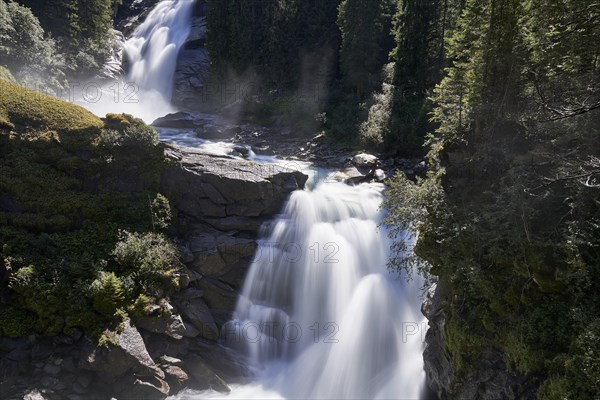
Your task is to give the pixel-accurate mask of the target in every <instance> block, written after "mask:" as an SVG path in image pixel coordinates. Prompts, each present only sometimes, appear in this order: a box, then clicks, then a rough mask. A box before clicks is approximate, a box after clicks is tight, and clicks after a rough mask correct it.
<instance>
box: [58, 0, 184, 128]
mask: <svg viewBox="0 0 600 400" xmlns="http://www.w3.org/2000/svg"><path fill="white" fill-rule="evenodd" d="M195 4H196V0H163V1H161V2H160V3H158V4H157V5H156V7H154V9H153V10H152V11H151V12H150V14H149V15H148V17H146V19H145V21H144V22H143V23H142V24H141V25H140V26H138V27H137V29H136V30H135V31H134V32H133V34H132V35H131V37H130V38H129V39H128V40H127V41H126V42H125V43H124V45H123V56H122V58H123V63H124V67H125V69H126V70H127V75H126V76H124V77H121V78H120V80H117V81H111V82H107V83H104V84H100V85H98V84H97V83H96V82H86V83H85V84H84V85H80V84H77V85H76V87H74V88H73V90H74V92H73V94H72V95H69V97H70V99H71V100H72V101H74V102H76V103H77V104H80V105H81V106H83V107H85V108H87V109H89V110H90V111H92V112H93V113H94V114H96V115H98V116H100V117H103V116H105V115H106V114H108V113H114V112H120V113H127V114H131V115H134V116H135V117H138V118H141V119H143V120H144V121H145V122H147V123H151V122H152V121H154V120H155V119H156V118H158V117H162V116H163V115H165V114H168V113H171V112H175V111H176V110H175V108H174V107H173V106H172V105H171V97H172V96H173V79H174V76H175V70H176V68H177V60H178V55H179V51H180V50H181V49H182V47H183V46H184V44H185V42H186V40H187V38H188V36H189V34H190V32H191V29H192V13H193V10H194V6H195ZM71 96H72V97H71Z"/></svg>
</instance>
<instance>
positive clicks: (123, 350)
mask: <svg viewBox="0 0 600 400" xmlns="http://www.w3.org/2000/svg"><path fill="white" fill-rule="evenodd" d="M104 335H107V336H108V337H109V338H110V341H109V343H108V344H106V345H104V346H102V347H99V346H96V344H95V343H93V342H92V341H91V340H88V341H87V343H86V344H85V345H84V347H83V349H82V354H81V360H80V367H81V368H83V369H86V370H90V371H93V372H95V373H96V374H97V375H98V376H99V377H100V378H101V379H102V380H104V381H106V382H111V381H113V380H114V379H117V378H120V377H122V376H125V375H126V374H127V373H128V372H133V373H135V375H136V376H138V377H139V376H157V377H159V378H161V379H162V378H164V373H163V372H162V371H161V370H160V368H158V367H157V366H156V364H155V363H154V361H153V360H152V358H151V357H150V354H148V350H146V345H145V344H144V340H143V339H142V336H141V335H140V333H139V332H138V330H137V329H136V327H135V326H134V325H133V324H132V323H131V321H130V320H126V321H125V322H123V324H122V331H121V332H106V331H105V333H104Z"/></svg>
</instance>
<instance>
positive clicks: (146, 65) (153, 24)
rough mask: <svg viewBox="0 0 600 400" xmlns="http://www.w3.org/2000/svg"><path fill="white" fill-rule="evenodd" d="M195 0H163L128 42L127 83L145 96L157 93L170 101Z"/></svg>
mask: <svg viewBox="0 0 600 400" xmlns="http://www.w3.org/2000/svg"><path fill="white" fill-rule="evenodd" d="M194 3H195V0H174V1H172V0H168V1H161V2H160V3H159V4H158V5H157V6H156V7H155V8H154V9H153V10H152V12H150V14H149V15H148V17H147V18H146V20H145V21H144V23H143V24H141V25H140V26H139V27H138V28H137V29H136V30H135V31H134V33H133V35H132V36H131V38H129V40H127V42H125V47H124V48H123V56H124V58H126V59H127V62H128V64H129V74H128V76H127V81H128V82H133V83H135V84H136V85H137V86H138V87H139V90H140V92H142V93H144V94H150V93H155V94H157V95H158V96H160V98H161V99H162V101H163V102H164V103H167V104H169V103H170V102H171V96H172V92H173V76H174V74H175V68H176V67H177V55H178V54H179V50H180V49H181V46H183V44H184V43H185V41H186V39H187V38H188V36H189V34H190V30H191V15H192V9H193V7H194Z"/></svg>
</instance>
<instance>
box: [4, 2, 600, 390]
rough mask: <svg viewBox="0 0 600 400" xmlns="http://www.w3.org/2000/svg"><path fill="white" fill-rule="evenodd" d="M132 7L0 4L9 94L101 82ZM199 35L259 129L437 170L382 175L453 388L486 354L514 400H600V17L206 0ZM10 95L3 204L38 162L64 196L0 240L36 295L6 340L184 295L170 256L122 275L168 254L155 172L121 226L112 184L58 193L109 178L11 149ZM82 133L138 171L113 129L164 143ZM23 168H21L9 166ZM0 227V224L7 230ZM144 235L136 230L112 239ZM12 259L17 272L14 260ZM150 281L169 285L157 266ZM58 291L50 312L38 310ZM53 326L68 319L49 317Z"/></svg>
mask: <svg viewBox="0 0 600 400" xmlns="http://www.w3.org/2000/svg"><path fill="white" fill-rule="evenodd" d="M119 3H120V2H119V1H115V0H93V1H83V0H79V1H78V0H60V1H41V0H22V1H19V2H13V1H8V2H7V1H3V0H0V78H2V79H7V80H13V81H18V82H20V83H23V84H30V85H33V84H41V85H42V86H47V87H53V86H58V87H60V86H61V85H65V84H66V80H67V78H68V77H74V76H79V77H83V76H93V75H94V74H97V73H98V72H99V70H100V69H101V67H102V65H103V63H104V62H105V61H106V59H107V57H108V55H109V53H110V47H111V35H112V34H113V33H111V32H112V31H111V29H112V18H113V16H114V13H115V11H116V10H117V9H118V5H119ZM207 26H208V40H207V43H206V45H207V48H208V51H209V53H210V58H211V79H212V80H214V81H216V82H219V83H222V84H225V83H227V84H232V82H236V83H244V82H245V83H248V82H253V83H255V84H253V85H250V86H251V87H252V88H253V90H254V91H253V92H252V93H251V95H250V96H247V97H244V98H243V102H244V104H243V106H244V113H245V117H246V118H250V119H256V120H259V121H261V122H265V121H268V122H270V123H274V124H280V125H291V126H293V127H294V128H295V129H296V130H297V131H299V132H304V133H307V134H308V133H310V134H314V133H315V132H317V131H323V132H324V133H325V134H326V136H327V137H328V138H329V139H330V140H331V141H342V142H345V143H348V144H349V145H350V146H353V148H355V149H361V150H370V151H373V152H378V153H380V154H386V155H393V156H402V157H404V156H407V157H424V158H426V160H427V164H428V173H427V177H424V178H419V179H417V180H416V181H411V180H409V179H407V178H406V177H405V176H404V175H403V174H398V175H396V177H394V178H393V179H390V180H389V183H390V188H389V190H388V192H387V193H388V197H387V200H386V206H387V208H388V218H387V220H386V224H387V225H389V226H390V227H391V228H392V229H391V231H392V234H393V233H394V232H396V233H399V232H400V231H401V230H402V229H405V228H412V229H416V230H417V231H418V232H419V236H418V242H417V245H416V249H415V251H416V254H417V255H418V257H417V259H414V260H413V259H411V260H409V261H411V262H410V263H409V264H407V263H406V262H404V261H405V260H404V261H403V260H399V259H393V260H391V265H392V266H393V267H396V268H399V269H401V270H404V269H408V268H412V267H417V268H419V269H421V271H422V272H423V273H424V274H425V275H427V276H429V277H430V279H432V280H433V281H437V286H438V289H440V288H441V291H440V293H442V297H443V303H442V304H443V306H442V307H443V309H444V313H445V316H446V325H445V332H444V333H445V337H446V349H445V350H446V352H447V353H448V355H449V357H450V358H451V360H452V363H453V368H454V377H455V381H454V382H453V387H454V390H455V391H456V392H457V393H458V392H460V390H461V387H462V386H463V385H465V384H466V383H468V382H469V380H471V379H473V377H474V376H475V375H476V374H477V371H478V370H480V369H482V368H484V366H485V365H486V363H488V361H489V359H490V354H494V355H499V358H500V360H501V363H502V368H503V369H505V370H507V371H509V372H510V373H511V374H512V375H514V376H515V381H518V382H519V385H521V393H523V397H533V398H535V397H537V398H538V399H546V400H558V399H593V398H597V396H598V395H599V394H600V280H599V279H598V276H599V275H600V3H598V2H595V1H593V0H284V1H265V0H218V1H217V0H209V1H208V14H207ZM256 83H258V84H256ZM2 90H3V91H6V92H5V93H1V94H0V100H2V101H3V102H5V103H7V104H2V103H0V132H3V133H2V135H1V136H0V140H1V142H0V144H2V145H3V147H2V148H1V149H0V155H1V156H2V159H1V164H0V165H1V166H2V168H3V169H4V171H9V174H8V175H9V176H10V177H11V179H12V180H11V181H6V182H2V183H1V184H0V188H2V189H5V190H10V191H12V193H14V194H15V196H23V198H26V197H28V196H29V195H27V194H25V193H24V189H23V190H22V188H21V187H20V186H19V185H18V181H19V178H18V176H19V174H21V173H22V171H23V170H24V168H25V170H27V171H29V172H30V173H31V177H32V178H31V179H33V180H35V181H36V182H33V184H39V185H40V186H42V185H41V183H40V182H41V181H46V180H52V181H53V182H54V183H53V185H52V188H53V190H56V193H52V194H53V195H56V197H55V198H54V199H53V202H52V203H51V204H37V203H36V204H35V207H34V208H36V207H37V208H38V209H40V210H42V211H43V212H42V213H41V215H38V216H34V215H28V214H25V215H24V216H23V217H22V220H21V219H20V220H18V221H13V225H14V224H17V225H18V226H19V228H18V229H13V228H2V229H1V230H0V238H2V239H3V240H4V241H6V242H8V241H10V242H12V243H13V246H4V247H3V248H2V249H0V256H2V257H3V258H4V260H5V261H4V263H5V266H4V268H5V269H10V268H13V269H15V270H17V269H18V271H19V273H18V274H16V275H14V276H13V281H12V282H13V283H12V285H13V288H14V291H20V292H19V293H22V294H23V296H24V297H23V298H24V299H26V300H24V303H23V304H18V305H17V306H15V307H12V308H4V309H3V310H2V313H1V314H0V321H2V324H1V325H0V333H2V334H4V335H13V336H19V335H23V334H25V333H28V332H30V331H37V332H40V333H46V334H56V333H59V332H62V331H63V330H69V329H70V328H73V327H74V326H82V325H83V326H85V328H86V329H90V330H92V329H97V328H98V326H99V325H100V324H102V323H105V322H106V321H107V320H110V317H111V316H112V315H113V314H114V312H115V310H116V309H117V308H120V307H125V305H126V304H129V305H130V306H129V307H130V309H129V311H130V312H131V313H133V312H136V309H135V307H136V302H137V306H141V307H142V308H143V306H144V304H143V303H145V302H147V298H146V297H145V295H144V293H145V292H149V293H151V294H152V295H153V296H155V297H157V298H159V297H161V296H163V295H164V293H163V292H162V289H157V288H156V287H155V286H153V285H155V284H156V283H157V282H162V281H161V280H165V279H166V280H167V281H168V282H167V283H168V285H170V286H168V285H167V289H168V290H171V289H172V287H171V286H176V285H177V282H176V281H174V280H173V279H174V278H173V277H174V276H175V272H174V271H173V270H171V269H170V268H169V265H170V264H169V263H170V262H172V260H167V261H165V260H164V259H161V258H160V257H158V261H156V262H158V263H159V265H158V266H156V265H154V264H152V262H154V261H148V260H146V261H147V264H148V265H149V267H148V271H145V272H146V273H147V274H148V275H147V276H146V275H142V276H137V275H136V276H130V275H131V274H130V265H129V264H128V263H129V262H130V260H131V259H133V258H135V257H138V258H139V257H142V256H140V252H143V251H146V250H147V249H149V248H150V249H151V248H152V247H153V246H155V247H156V246H158V247H163V250H164V249H167V250H164V252H165V254H167V255H166V256H165V257H170V258H173V259H175V258H176V255H175V254H174V253H171V252H170V250H168V249H170V246H169V245H168V244H167V243H166V242H164V241H163V236H162V233H161V232H162V231H163V230H164V229H156V227H154V226H152V225H153V220H152V218H154V217H150V218H149V217H148V215H150V216H152V212H153V211H152V210H153V209H154V208H157V209H158V210H155V211H156V212H159V213H160V212H162V211H160V209H161V208H165V207H166V206H165V205H164V204H163V199H162V196H161V195H160V194H159V193H158V191H157V189H156V187H155V186H156V184H155V182H154V180H155V177H152V176H148V177H147V182H146V185H145V187H144V190H145V191H144V193H143V194H139V193H137V194H131V196H138V197H139V196H141V197H139V198H137V197H136V198H135V199H133V200H132V199H131V198H128V199H127V201H132V203H135V204H137V205H138V206H139V207H138V208H132V209H130V210H126V209H123V210H120V209H117V210H112V209H110V207H109V205H110V204H112V201H113V200H114V197H113V196H118V195H121V194H118V193H113V192H114V191H113V190H112V189H110V187H111V186H110V182H109V183H106V187H108V188H109V189H106V188H104V186H102V185H101V186H102V188H103V189H102V190H101V191H102V193H103V196H104V197H103V198H101V200H97V201H99V204H96V205H95V207H94V210H92V209H91V207H90V205H89V204H88V198H87V197H85V198H84V197H81V198H79V197H75V198H69V199H66V198H65V197H64V196H70V195H71V194H72V193H71V192H70V190H71V188H73V187H78V186H77V185H82V184H83V183H82V182H83V181H85V180H86V179H87V178H88V177H90V176H96V175H95V174H98V173H99V172H98V170H94V169H93V168H92V169H85V170H82V171H79V172H77V173H76V174H74V175H73V174H72V173H71V172H69V168H67V167H68V165H69V164H68V163H69V162H71V161H73V159H72V158H69V157H68V156H69V154H68V152H65V151H64V150H62V149H59V148H58V147H57V148H53V151H54V152H55V153H56V154H55V153H53V155H56V156H57V157H60V159H59V160H58V164H57V165H54V164H55V163H56V162H55V161H56V160H51V161H49V160H48V159H47V155H45V152H44V151H42V150H40V149H39V148H38V147H36V145H35V142H36V141H37V140H42V139H43V140H45V141H51V140H50V139H49V138H48V137H46V136H44V137H41V138H40V137H34V138H32V137H28V136H27V135H24V136H22V137H18V138H15V137H14V135H11V134H10V133H9V132H10V131H11V130H12V129H13V128H14V127H15V125H17V126H19V124H20V122H19V121H18V120H15V119H14V118H16V117H18V118H29V117H27V116H23V115H21V114H19V112H17V111H18V109H19V107H21V106H22V104H16V105H15V104H12V103H10V102H8V100H7V99H8V98H9V93H8V90H11V91H18V89H15V87H14V86H6V85H4V86H3V87H2ZM213 100H215V101H217V100H216V99H213ZM9 107H12V109H10V110H9V109H8V108H9ZM40 107H41V108H40V110H42V111H43V110H46V111H47V112H48V113H53V112H54V111H53V110H48V109H47V107H55V105H54V103H52V104H50V105H48V104H43V105H40ZM56 107H58V106H56ZM9 111H10V113H12V114H10V113H9ZM30 111H31V110H30ZM9 114H10V115H9ZM88 118H89V120H88V121H87V122H86V126H85V128H86V130H85V135H84V136H83V139H81V140H82V141H84V143H82V144H81V145H84V146H88V147H90V149H91V150H89V151H90V157H92V159H94V160H96V161H97V163H98V165H100V164H102V165H104V164H103V163H107V157H108V155H111V156H114V157H115V160H116V162H118V163H123V165H127V166H131V165H137V163H138V162H140V160H138V159H137V158H135V157H134V155H131V154H129V153H127V150H126V149H125V150H123V148H126V147H127V145H126V144H125V145H124V144H122V143H116V142H118V140H116V139H115V135H117V134H116V133H115V132H121V134H122V135H124V136H125V137H130V139H131V143H130V144H129V145H130V146H132V148H133V147H135V148H137V149H138V150H139V149H142V150H143V151H146V150H147V151H149V152H151V154H154V152H156V142H157V138H156V137H154V136H153V133H152V131H149V130H146V128H145V126H143V125H142V124H141V122H140V121H137V120H134V119H128V117H118V116H112V117H109V118H107V119H105V120H104V121H100V120H98V119H94V118H92V116H88ZM123 118H125V119H123ZM59 122H61V121H59ZM57 123H58V122H57ZM88 128H90V129H91V130H87V129H88ZM50 130H57V131H59V132H63V131H64V132H65V134H67V136H68V134H69V132H71V131H72V129H71V128H70V127H66V128H65V127H62V126H61V127H59V128H56V129H54V128H53V129H50ZM128 135H129V136H128ZM42 136H43V135H42ZM117 136H118V135H117ZM92 143H93V146H92ZM136 146H137V147H136ZM144 149H146V150H144ZM113 153H114V154H113ZM17 156H18V158H19V159H20V160H21V161H20V162H21V163H23V164H18V165H17V164H15V163H13V159H14V158H15V157H17ZM154 156H156V155H155V154H154ZM48 157H49V156H48ZM156 157H158V156H156ZM40 160H42V161H44V162H43V164H44V167H43V168H41V169H40V168H38V167H39V164H40ZM144 162H145V163H147V164H148V168H149V171H150V172H149V174H151V173H152V172H154V170H153V169H152V168H154V167H156V165H159V164H160V162H159V161H156V160H152V158H151V157H149V158H146V159H145V161H144ZM161 162H162V161H161ZM48 163H50V164H51V165H52V166H51V167H48V165H46V164H48ZM140 165H142V164H140ZM75 167H77V166H75ZM150 167H152V168H150ZM94 168H96V167H94ZM107 168H108V167H107ZM111 168H112V167H111ZM140 168H141V167H140ZM157 168H158V167H157ZM72 175H73V176H72ZM88 175H89V176H88ZM105 178H106V177H105V176H103V175H102V176H100V177H99V178H98V179H99V182H100V183H99V184H102V183H103V181H102V179H105ZM106 179H108V178H106ZM13 180H14V181H13ZM58 192H64V193H62V194H59V193H58ZM65 193H66V194H65ZM73 196H75V194H73ZM127 196H129V194H127ZM149 196H150V197H149ZM37 201H39V199H38V200H37ZM142 203H143V204H142ZM148 204H150V205H148ZM167 205H168V204H167ZM73 207H76V208H77V209H76V210H75V209H73ZM153 207H154V208H153ZM57 210H58V211H59V212H57ZM81 212H83V213H89V223H88V224H87V225H85V226H78V224H79V221H78V219H77V218H76V215H77V214H78V213H81ZM44 213H46V214H47V215H45V214H44ZM7 215H8V213H2V214H0V222H2V223H5V222H6V221H7V218H8V217H7ZM49 218H59V219H58V220H57V221H54V220H52V221H50V220H49ZM57 222H58V224H57ZM47 225H52V226H58V228H56V229H57V230H56V232H46V233H45V234H43V235H41V236H39V237H36V238H34V237H33V236H36V235H33V236H32V234H31V232H29V230H31V231H36V230H37V231H40V232H45V231H47V230H48V229H49V228H48V226H47ZM75 227H76V228H77V232H79V233H81V232H86V233H85V234H86V235H88V236H90V237H96V238H98V243H103V246H104V247H100V246H99V247H98V248H97V250H96V251H97V252H99V253H102V254H96V251H94V252H90V254H88V257H87V258H84V259H83V260H80V261H79V262H77V263H74V262H73V263H69V268H71V270H70V271H68V273H66V274H64V275H61V274H58V273H57V271H58V270H60V269H61V267H62V266H61V265H59V264H57V263H60V262H61V261H60V260H61V259H63V258H64V257H62V256H61V255H60V254H59V253H60V252H62V251H67V253H66V254H67V255H70V254H77V252H78V251H82V248H84V247H87V244H84V242H85V243H87V237H88V236H85V238H84V239H82V237H81V236H79V233H78V234H75V233H73V232H74V231H73V232H71V231H72V230H74V229H75ZM135 227H141V228H140V229H139V230H141V231H143V232H144V235H145V236H143V237H136V236H132V234H127V233H123V232H122V233H121V234H120V236H119V234H118V231H119V229H128V230H132V229H133V228H135ZM80 228H81V229H84V230H81V229H80ZM163 228H164V227H163ZM102 235H107V236H109V237H110V239H109V240H105V238H103V237H102ZM398 237H400V236H398ZM26 243H32V244H33V245H32V246H29V245H28V244H26ZM94 243H95V242H94ZM140 248H141V249H142V250H140ZM395 248H396V250H398V252H399V253H401V252H402V250H403V248H404V243H403V242H401V241H400V239H398V242H397V243H396V244H395ZM44 249H50V250H44ZM53 249H54V250H53ZM144 249H146V250H144ZM71 250H72V251H73V253H69V251H71ZM15 251H16V252H18V253H19V254H21V255H22V257H21V258H18V259H17V258H13V257H12V254H13V253H14V252H15ZM46 251H48V252H49V253H48V254H47V255H44V257H45V259H46V261H45V263H46V264H45V265H44V269H45V270H46V271H47V273H45V274H37V273H36V268H38V267H37V266H35V265H33V261H32V259H33V258H32V257H30V255H31V254H34V255H35V256H39V254H42V253H44V252H46ZM148 251H153V250H148ZM156 251H161V250H160V249H159V250H156ZM107 254H110V255H111V258H110V260H111V261H110V263H109V264H105V265H103V266H102V268H101V269H102V275H97V274H95V273H92V272H91V270H92V269H93V268H96V267H97V265H96V264H97V263H98V262H100V260H101V259H102V257H103V256H106V255H107ZM28 257H29V258H28ZM142 258H143V257H142ZM30 263H31V264H32V265H29V264H30ZM168 264H169V265H168ZM154 267H156V268H157V269H158V270H160V271H161V274H162V275H161V274H159V275H156V274H152V273H151V272H149V271H150V270H152V268H154ZM57 276H58V277H59V278H60V279H59V278H57ZM63 278H64V279H63ZM61 279H62V280H61ZM120 279H121V280H120ZM79 284H81V285H80V286H77V285H79ZM72 287H75V288H81V291H82V293H78V294H79V295H81V296H82V297H83V298H84V299H85V302H84V303H81V304H79V303H78V304H75V303H73V304H72V307H70V308H67V309H66V311H65V310H64V309H62V308H60V307H59V306H58V305H59V303H61V301H62V300H63V299H65V298H69V296H71V295H72V293H73V292H72V290H71V289H72ZM89 288H92V289H93V290H96V291H95V292H94V291H92V290H88V289H89ZM78 290H79V289H78ZM44 291H45V292H44ZM83 292H85V293H83ZM40 293H43V294H44V295H43V296H41V295H40ZM48 293H50V294H51V295H52V296H53V297H51V298H53V299H54V300H56V304H54V303H52V302H47V301H45V299H46V294H48ZM69 293H71V294H69ZM107 293H108V294H107ZM0 294H2V293H0ZM111 296H112V297H111ZM57 299H58V300H57ZM106 299H108V300H106ZM82 304H83V306H85V307H83V308H82ZM131 304H133V305H131ZM52 307H55V308H56V310H58V309H59V308H60V309H61V310H62V311H60V312H59V311H56V310H50V309H51V308H52ZM88 308H89V309H90V310H94V312H89V310H88ZM21 310H27V312H26V314H19V312H20V311H21ZM49 310H50V311H52V312H53V313H55V314H56V313H58V315H59V316H60V318H59V319H58V320H52V321H50V320H48V318H46V317H45V316H46V315H47V314H48V313H49V312H50V311H49ZM15 316H19V317H18V318H16V317H15ZM19 318H21V320H19ZM7 321H11V323H10V324H9V323H8V322H7ZM15 321H16V322H15ZM447 395H448V396H450V397H452V395H453V393H447Z"/></svg>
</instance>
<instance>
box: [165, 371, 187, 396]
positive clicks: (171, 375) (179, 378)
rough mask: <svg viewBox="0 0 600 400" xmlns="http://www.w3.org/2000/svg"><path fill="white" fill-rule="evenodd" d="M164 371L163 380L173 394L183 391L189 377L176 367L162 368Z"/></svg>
mask: <svg viewBox="0 0 600 400" xmlns="http://www.w3.org/2000/svg"><path fill="white" fill-rule="evenodd" d="M164 371H165V377H166V378H165V379H166V381H167V383H168V384H169V386H170V387H171V391H173V392H177V391H179V390H181V389H183V388H184V387H185V386H186V384H187V382H188V381H189V379H190V377H189V375H188V374H187V373H186V372H185V371H184V370H183V369H182V368H181V367H178V366H176V365H169V366H167V367H165V368H164Z"/></svg>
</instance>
